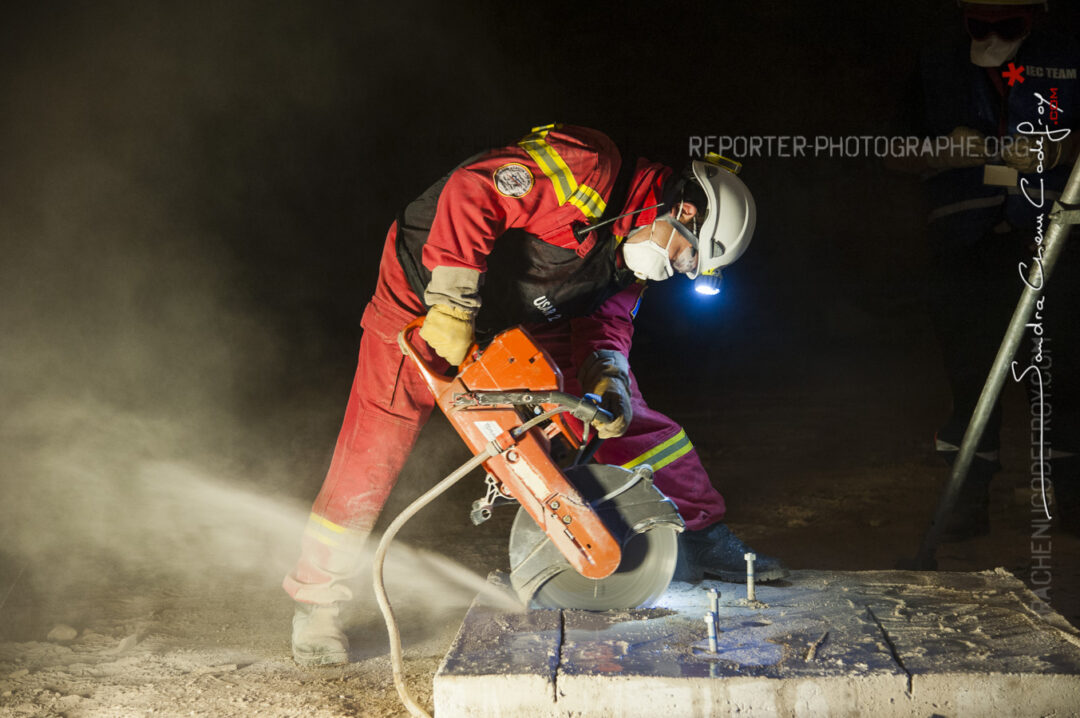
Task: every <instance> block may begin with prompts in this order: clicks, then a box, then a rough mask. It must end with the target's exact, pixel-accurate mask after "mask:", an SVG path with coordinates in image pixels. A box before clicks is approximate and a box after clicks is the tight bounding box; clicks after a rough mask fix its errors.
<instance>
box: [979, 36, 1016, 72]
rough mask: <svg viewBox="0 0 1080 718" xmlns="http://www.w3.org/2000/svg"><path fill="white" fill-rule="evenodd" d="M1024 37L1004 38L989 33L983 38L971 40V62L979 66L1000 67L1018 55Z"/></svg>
mask: <svg viewBox="0 0 1080 718" xmlns="http://www.w3.org/2000/svg"><path fill="white" fill-rule="evenodd" d="M1023 42H1024V38H1019V39H1016V40H1002V39H1001V38H1000V37H998V36H997V35H989V36H987V37H984V38H983V39H982V40H976V39H974V38H972V40H971V62H972V64H974V65H977V66H978V67H1000V66H1001V65H1004V64H1005V63H1006V62H1008V61H1009V60H1012V59H1013V58H1015V57H1016V53H1017V52H1019V50H1020V45H1021V44H1022V43H1023Z"/></svg>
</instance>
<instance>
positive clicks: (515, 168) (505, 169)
mask: <svg viewBox="0 0 1080 718" xmlns="http://www.w3.org/2000/svg"><path fill="white" fill-rule="evenodd" d="M492 179H493V180H494V181H495V189H496V190H498V191H499V194H501V195H503V196H504V197H524V196H525V195H527V194H528V193H529V190H531V189H532V187H533V176H532V172H530V171H529V168H528V167H526V166H525V165H523V164H518V163H517V162H511V163H509V164H505V165H503V166H502V167H500V168H499V169H497V170H495V173H494V174H493V175H492Z"/></svg>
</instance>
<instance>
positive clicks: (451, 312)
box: [420, 304, 473, 366]
mask: <svg viewBox="0 0 1080 718" xmlns="http://www.w3.org/2000/svg"><path fill="white" fill-rule="evenodd" d="M420 338H421V339H423V340H424V341H425V342H427V343H428V346H430V347H431V348H432V349H434V350H435V353H436V354H438V355H439V356H441V357H442V358H443V359H445V360H446V361H448V362H450V364H452V365H453V366H457V365H458V364H461V362H462V361H464V360H465V353H466V352H468V351H469V347H471V346H472V344H473V314H472V312H468V311H466V310H464V309H461V308H459V307H451V306H447V305H445V304H436V305H435V306H433V307H432V308H431V309H429V310H428V313H427V318H425V319H424V326H422V327H420Z"/></svg>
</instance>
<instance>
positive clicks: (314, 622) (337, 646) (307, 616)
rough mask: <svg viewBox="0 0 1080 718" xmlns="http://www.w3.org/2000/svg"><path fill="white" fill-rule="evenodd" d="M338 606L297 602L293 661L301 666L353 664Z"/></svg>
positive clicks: (294, 620) (293, 637)
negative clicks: (350, 659) (350, 662)
mask: <svg viewBox="0 0 1080 718" xmlns="http://www.w3.org/2000/svg"><path fill="white" fill-rule="evenodd" d="M340 611H341V606H340V604H338V603H331V604H325V605H320V604H316V603H301V602H299V601H297V602H296V611H295V612H294V613H293V624H292V654H293V660H294V661H296V663H297V664H299V665H301V666H328V665H334V664H337V663H347V662H348V661H349V639H348V637H347V636H346V635H345V632H344V631H343V630H342V628H341V619H340V616H339V613H340Z"/></svg>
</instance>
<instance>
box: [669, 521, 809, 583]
mask: <svg viewBox="0 0 1080 718" xmlns="http://www.w3.org/2000/svg"><path fill="white" fill-rule="evenodd" d="M747 553H756V554H757V558H756V559H755V560H754V580H755V581H756V582H758V583H767V582H769V581H777V580H779V579H781V578H784V577H785V576H787V575H788V573H789V571H788V569H787V567H786V566H784V564H782V563H781V562H780V560H779V559H776V558H773V557H771V556H765V555H763V554H759V553H757V552H756V551H753V550H752V549H751V548H750V547H748V546H747V545H746V544H744V543H743V542H742V541H740V540H739V537H738V536H736V535H735V534H733V533H732V532H731V529H729V528H728V527H727V526H726V525H725V524H713V525H712V526H709V527H708V528H705V529H702V530H700V531H683V532H682V533H681V534H679V558H678V560H677V561H676V564H675V575H674V576H673V580H675V581H700V580H702V579H703V578H705V577H706V576H712V577H716V578H719V579H720V580H721V581H728V582H730V583H746V558H745V556H746V554H747Z"/></svg>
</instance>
